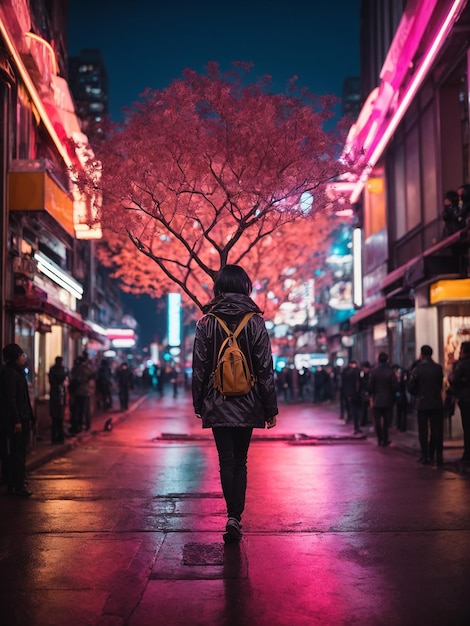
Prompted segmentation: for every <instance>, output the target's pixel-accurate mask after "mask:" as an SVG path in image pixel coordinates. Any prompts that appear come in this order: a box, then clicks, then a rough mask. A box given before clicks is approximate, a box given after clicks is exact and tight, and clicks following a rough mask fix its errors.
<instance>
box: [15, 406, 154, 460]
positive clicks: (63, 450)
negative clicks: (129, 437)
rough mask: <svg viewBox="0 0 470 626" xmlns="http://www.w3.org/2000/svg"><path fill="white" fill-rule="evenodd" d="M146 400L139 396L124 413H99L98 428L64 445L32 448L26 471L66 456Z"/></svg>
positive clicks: (72, 438) (85, 432) (125, 416)
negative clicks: (43, 448)
mask: <svg viewBox="0 0 470 626" xmlns="http://www.w3.org/2000/svg"><path fill="white" fill-rule="evenodd" d="M146 398H147V394H145V395H143V396H140V397H139V398H137V399H136V400H135V401H134V402H133V403H132V404H131V406H130V407H129V408H128V409H127V410H126V411H119V412H117V413H113V414H110V413H99V414H98V415H96V416H95V418H94V420H95V421H96V422H99V424H100V427H98V428H94V429H91V430H89V431H83V432H81V433H80V434H78V435H77V436H76V437H71V438H70V439H68V440H67V441H66V442H65V443H63V444H60V445H57V446H55V447H53V448H52V449H50V450H41V449H40V448H36V449H35V448H33V449H32V450H31V452H30V453H29V456H28V457H27V459H26V471H27V472H32V471H33V470H35V469H38V467H41V466H42V465H45V464H46V463H49V461H52V460H54V459H56V458H58V457H60V456H63V455H64V454H67V452H70V450H73V449H74V448H76V447H77V446H79V445H82V444H84V443H87V442H88V441H90V439H92V438H93V437H95V436H96V435H97V434H98V433H100V432H101V431H102V430H103V427H104V423H105V422H106V421H107V420H108V419H109V418H111V419H112V420H113V424H114V425H116V424H119V423H120V422H122V421H124V420H125V419H126V418H127V417H128V415H129V414H130V413H132V412H133V411H135V410H136V409H137V408H138V407H139V406H140V405H141V404H142V403H143V402H144V401H145V400H146ZM35 455H37V456H35Z"/></svg>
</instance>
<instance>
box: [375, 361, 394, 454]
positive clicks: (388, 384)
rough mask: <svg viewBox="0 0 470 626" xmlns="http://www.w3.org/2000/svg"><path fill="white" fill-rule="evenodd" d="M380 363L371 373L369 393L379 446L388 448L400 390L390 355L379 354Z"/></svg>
mask: <svg viewBox="0 0 470 626" xmlns="http://www.w3.org/2000/svg"><path fill="white" fill-rule="evenodd" d="M378 361H379V363H378V365H377V366H376V367H374V369H373V370H372V371H371V373H370V377H369V393H370V398H371V404H372V413H373V415H374V422H375V432H376V435H377V441H378V444H379V446H384V447H385V446H388V445H389V444H390V440H389V438H388V428H389V426H390V423H391V420H392V411H393V404H394V402H395V394H396V392H397V389H398V382H397V379H396V376H395V372H394V371H393V369H392V368H391V367H390V365H389V364H388V354H386V353H385V352H381V353H380V354H379V359H378Z"/></svg>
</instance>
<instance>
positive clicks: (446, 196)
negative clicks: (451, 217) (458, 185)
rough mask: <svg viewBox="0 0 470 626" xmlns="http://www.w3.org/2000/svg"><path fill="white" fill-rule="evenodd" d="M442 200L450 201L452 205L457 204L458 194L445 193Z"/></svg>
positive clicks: (452, 191)
mask: <svg viewBox="0 0 470 626" xmlns="http://www.w3.org/2000/svg"><path fill="white" fill-rule="evenodd" d="M444 199H445V200H450V201H451V202H452V204H458V202H459V194H458V193H457V192H456V191H454V190H450V191H446V193H445V194H444Z"/></svg>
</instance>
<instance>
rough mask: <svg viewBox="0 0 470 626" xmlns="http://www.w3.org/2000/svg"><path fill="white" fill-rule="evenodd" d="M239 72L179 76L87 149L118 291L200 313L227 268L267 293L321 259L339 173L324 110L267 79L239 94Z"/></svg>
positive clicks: (321, 100) (328, 110)
mask: <svg viewBox="0 0 470 626" xmlns="http://www.w3.org/2000/svg"><path fill="white" fill-rule="evenodd" d="M248 72H249V67H248V66H247V65H244V64H234V66H233V68H232V69H231V70H230V71H228V72H222V71H221V70H220V68H219V66H218V65H217V64H216V63H211V64H209V66H208V68H207V74H204V75H202V74H198V73H196V72H194V71H192V70H186V71H185V72H184V75H183V78H182V79H179V80H175V81H174V82H173V83H172V84H171V85H170V86H169V87H167V88H166V89H163V90H160V91H150V90H148V91H147V92H145V93H144V94H143V95H142V97H141V99H140V100H139V101H137V102H136V103H134V105H133V106H132V107H131V108H130V109H129V110H128V111H127V112H126V115H125V120H124V122H123V123H121V124H113V125H112V126H111V127H110V128H108V129H107V131H106V133H105V134H104V136H103V139H101V140H100V141H97V142H96V144H94V146H93V148H94V151H95V154H96V156H97V159H98V160H99V161H100V162H101V163H102V172H101V178H100V183H99V191H100V192H101V193H102V196H103V205H102V210H101V215H100V216H99V217H100V220H101V223H102V227H103V229H104V232H105V239H104V242H103V245H102V246H101V250H100V256H101V260H102V261H103V262H104V263H105V264H106V265H108V266H111V267H113V269H114V273H115V276H116V277H118V278H119V279H120V280H121V281H122V283H123V285H124V288H125V289H127V290H129V291H133V292H135V293H142V292H146V293H150V294H151V295H154V296H158V295H162V294H164V293H167V292H168V291H170V290H175V288H179V289H180V290H181V291H182V292H183V293H184V294H185V295H186V299H187V301H189V302H192V303H193V305H195V306H197V307H198V308H199V309H200V308H202V307H203V305H204V304H206V303H207V301H208V300H209V298H210V296H211V292H212V284H213V279H214V277H215V274H216V272H217V271H218V270H219V269H220V268H221V267H222V266H224V265H226V264H227V263H236V264H241V265H243V266H245V267H246V269H247V271H248V272H249V274H250V275H251V276H252V277H253V278H256V280H257V281H258V282H260V281H262V282H263V285H264V293H268V292H273V291H275V290H276V289H277V288H278V287H279V280H280V278H281V277H282V275H283V272H285V271H287V270H288V268H292V267H296V268H297V270H298V272H300V273H301V271H302V269H303V270H304V271H305V270H307V269H311V267H310V266H309V265H308V264H307V263H306V262H304V263H302V262H301V261H302V259H304V261H305V260H306V259H307V258H308V259H310V261H309V262H311V261H313V260H314V257H313V256H312V251H316V252H317V253H321V250H322V249H324V248H325V242H326V241H327V238H328V237H327V221H326V220H327V219H329V218H332V215H333V213H332V212H331V202H330V201H329V200H328V198H327V197H326V193H325V191H326V186H327V184H328V183H329V182H330V181H331V180H332V179H334V177H336V176H338V175H339V174H340V173H341V165H340V164H339V162H338V159H337V155H338V154H339V152H340V148H341V146H342V139H341V137H339V135H338V134H336V133H329V132H327V131H326V130H325V123H326V122H327V120H328V119H330V118H331V116H332V114H333V113H332V110H333V104H334V99H333V98H332V97H329V96H324V97H315V96H313V95H312V94H310V93H309V92H308V91H306V90H299V89H297V87H296V84H295V81H292V82H291V83H290V84H289V86H288V89H287V92H286V94H274V93H271V92H270V82H269V78H268V77H263V78H261V79H257V80H256V81H255V82H253V83H251V84H246V83H247V76H248ZM90 165H91V167H93V164H90ZM88 180H90V179H88ZM95 181H96V177H95ZM81 182H82V184H83V185H86V184H87V181H86V180H82V181H81ZM93 184H94V185H95V186H96V182H95V183H93ZM328 207H330V208H328ZM320 224H321V227H320ZM317 256H318V255H317ZM316 262H318V258H317V261H316ZM276 282H277V287H276V285H275V284H274V283H276ZM268 283H270V284H272V285H271V287H272V288H271V287H270V288H269V289H267V285H268Z"/></svg>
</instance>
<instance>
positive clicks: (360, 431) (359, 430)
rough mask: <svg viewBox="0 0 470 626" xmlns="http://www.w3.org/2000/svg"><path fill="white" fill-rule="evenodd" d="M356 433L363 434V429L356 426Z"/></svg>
mask: <svg viewBox="0 0 470 626" xmlns="http://www.w3.org/2000/svg"><path fill="white" fill-rule="evenodd" d="M354 434H355V435H360V434H362V430H361V429H360V428H356V430H355V431H354Z"/></svg>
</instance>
